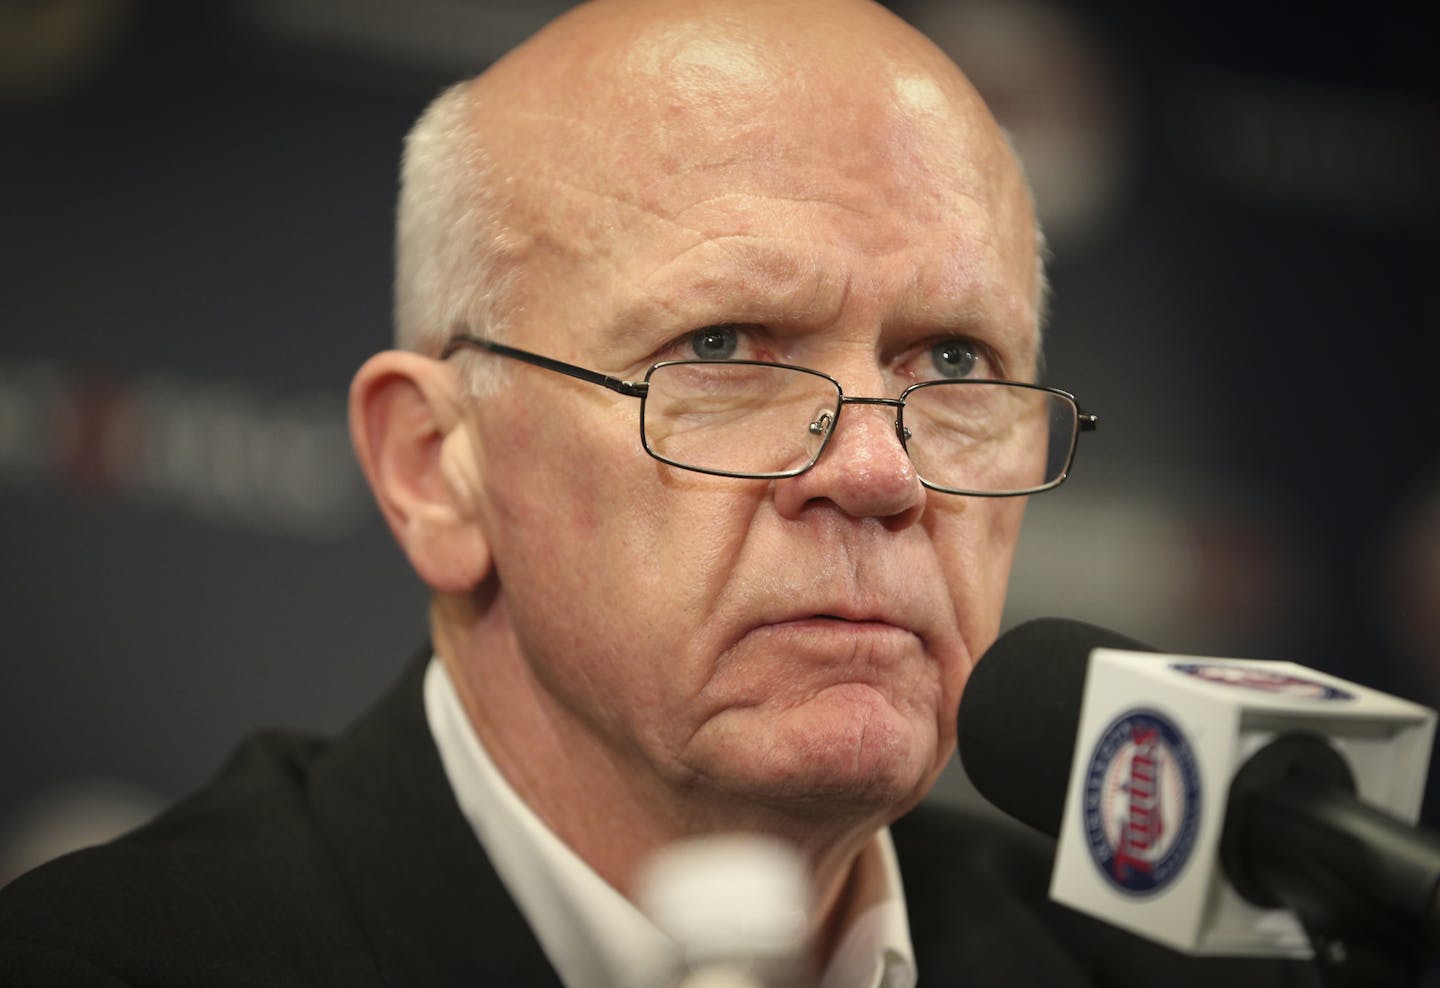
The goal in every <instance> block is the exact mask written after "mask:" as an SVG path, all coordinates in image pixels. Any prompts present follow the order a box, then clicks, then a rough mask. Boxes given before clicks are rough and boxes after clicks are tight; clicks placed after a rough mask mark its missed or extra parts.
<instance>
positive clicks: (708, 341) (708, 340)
mask: <svg viewBox="0 0 1440 988" xmlns="http://www.w3.org/2000/svg"><path fill="white" fill-rule="evenodd" d="M739 348H740V334H739V332H738V331H737V330H736V329H735V327H734V326H706V327H705V328H704V329H697V330H696V331H695V332H693V333H691V334H690V349H691V350H692V351H694V353H695V356H697V357H699V358H700V359H701V360H730V359H732V358H733V357H734V356H735V351H736V350H738V349H739Z"/></svg>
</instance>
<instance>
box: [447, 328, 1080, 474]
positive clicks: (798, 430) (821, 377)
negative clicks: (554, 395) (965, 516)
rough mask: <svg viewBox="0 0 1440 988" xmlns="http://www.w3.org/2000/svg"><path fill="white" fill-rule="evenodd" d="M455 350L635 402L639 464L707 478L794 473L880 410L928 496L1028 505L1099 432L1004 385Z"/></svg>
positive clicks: (482, 344) (476, 340)
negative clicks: (624, 370) (852, 380)
mask: <svg viewBox="0 0 1440 988" xmlns="http://www.w3.org/2000/svg"><path fill="white" fill-rule="evenodd" d="M462 347H476V348H478V349H481V350H486V351H488V352H490V353H494V354H498V355H499V356H502V357H510V358H512V359H514V360H520V361H524V362H525V363H527V364H531V365H533V366H536V367H543V368H544V369H546V370H550V371H555V372H556V373H559V374H566V375H568V376H570V377H574V378H578V379H579V380H581V381H589V382H590V383H591V384H598V385H600V386H601V387H605V388H609V389H610V390H611V391H615V392H618V393H619V394H622V395H629V396H630V397H632V398H639V399H640V442H641V445H643V446H644V447H645V452H647V453H649V454H650V455H651V456H653V457H654V458H655V459H657V460H659V461H660V462H662V463H668V464H670V465H671V466H673V467H679V468H680V469H682V470H693V471H695V472H696V473H707V474H712V475H715V476H718V477H741V478H747V479H756V480H775V479H779V478H781V477H794V476H796V475H797V474H801V473H804V472H805V471H806V470H809V469H810V468H811V467H813V466H814V465H815V463H816V461H818V460H819V459H820V454H822V453H823V452H824V451H825V446H826V444H828V443H829V441H830V437H831V436H833V435H834V434H835V428H836V426H837V425H838V424H839V422H840V413H841V411H842V410H843V409H844V407H845V406H846V405H885V406H888V407H891V408H894V409H895V435H896V437H897V438H898V439H899V440H900V445H901V446H902V447H903V448H904V450H905V452H906V453H907V454H908V455H909V456H910V459H911V462H913V463H914V465H915V472H916V474H917V475H918V476H919V478H920V482H921V483H922V484H924V485H925V486H926V487H928V488H930V489H931V490H935V491H940V492H942V493H945V494H965V495H972V496H977V497H1012V496H1016V495H1021V494H1037V493H1039V492H1041V491H1048V490H1050V489H1051V488H1054V487H1058V486H1060V484H1061V483H1062V482H1063V481H1064V480H1065V477H1066V476H1067V475H1068V473H1069V472H1070V466H1071V464H1072V463H1073V462H1074V459H1075V445H1076V442H1077V440H1078V439H1079V435H1080V433H1081V432H1090V431H1093V430H1094V429H1095V427H1096V425H1097V423H1098V422H1099V418H1098V417H1097V416H1095V415H1092V414H1090V413H1088V412H1085V411H1083V410H1081V408H1080V405H1079V403H1078V402H1077V401H1076V400H1075V396H1074V395H1071V394H1068V393H1067V392H1064V391H1058V390H1056V389H1054V388H1046V387H1041V386H1040V385H1037V384H1022V383H1019V382H1016V381H982V380H971V379H961V380H939V381H922V382H921V383H919V384H912V385H911V386H910V387H908V388H906V389H905V390H904V391H902V392H901V393H900V397H898V398H856V397H851V396H849V395H846V394H845V393H844V391H842V390H841V388H840V382H838V381H836V380H835V379H834V378H833V377H830V376H829V375H828V374H822V373H821V372H820V371H816V370H811V369H809V368H808V367H793V366H791V365H789V364H772V363H765V362H763V361H758V360H666V361H663V362H661V363H658V364H655V365H654V366H653V367H651V368H650V369H649V370H648V371H646V372H645V379H644V380H643V381H625V380H621V379H620V378H617V377H610V376H609V375H607V374H602V373H600V372H599V371H593V370H589V369H587V368H584V367H578V366H576V365H575V364H567V363H565V362H564V361H561V360H555V359H553V358H550V357H543V356H541V355H540V354H538V353H531V352H529V351H528V350H520V349H517V348H516V347H512V346H506V345H505V344H503V343H495V342H493V341H491V340H485V339H481V338H480V337H477V336H466V335H459V336H454V337H452V338H451V339H450V341H449V342H448V343H446V345H445V348H444V350H442V351H441V354H440V356H441V359H446V358H448V357H450V356H451V355H452V354H454V353H455V352H456V351H457V350H459V349H461V348H462Z"/></svg>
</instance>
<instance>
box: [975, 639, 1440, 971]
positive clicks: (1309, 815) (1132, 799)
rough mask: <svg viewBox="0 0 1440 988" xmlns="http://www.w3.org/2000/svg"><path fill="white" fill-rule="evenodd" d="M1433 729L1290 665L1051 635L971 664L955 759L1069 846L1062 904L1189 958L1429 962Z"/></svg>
mask: <svg viewBox="0 0 1440 988" xmlns="http://www.w3.org/2000/svg"><path fill="white" fill-rule="evenodd" d="M1435 722H1436V716H1435V713H1434V711H1431V710H1429V709H1427V708H1425V707H1422V706H1419V705H1417V704H1414V703H1410V702H1408V701H1405V700H1401V699H1399V698H1396V697H1392V696H1388V695H1386V694H1384V693H1380V692H1378V691H1375V690H1371V689H1368V688H1366V687H1364V686H1360V685H1357V684H1354V683H1349V682H1346V681H1344V680H1341V679H1337V678H1336V677H1333V676H1329V675H1326V674H1324V673H1320V672H1317V671H1314V670H1311V669H1306V668H1305V667H1303V666H1299V665H1296V664H1294V663H1289V662H1268V661H1259V660H1247V659H1217V658H1202V657H1194V656H1179V655H1167V654H1159V653H1156V651H1155V650H1154V649H1152V648H1150V647H1148V646H1145V645H1142V644H1140V643H1138V642H1136V641H1134V640H1132V639H1129V638H1126V637H1125V636H1123V635H1120V634H1117V633H1116V632H1113V631H1107V630H1105V629H1103V628H1097V627H1094V626H1092V625H1088V624H1084V623H1082V622H1079V621H1068V620H1062V619H1056V618H1046V619H1041V620H1038V621H1032V622H1029V623H1027V624H1023V625H1021V626H1019V627H1017V628H1015V629H1013V630H1011V631H1009V632H1007V633H1006V634H1005V635H1002V636H1001V637H1000V638H999V639H998V640H997V641H996V642H995V644H994V645H993V646H992V647H991V648H990V650H989V651H988V652H987V653H986V654H985V656H984V657H983V659H982V660H981V661H980V662H979V663H978V664H977V665H976V667H975V669H974V671H973V672H972V674H971V676H970V681H969V682H968V683H967V684H966V687H965V692H964V694H963V696H962V699H961V704H960V719H959V728H958V744H959V750H960V758H961V761H962V762H963V764H964V767H965V771H966V774H967V775H969V777H970V779H971V781H972V782H973V783H974V784H975V786H976V788H977V789H978V790H979V791H980V793H981V795H983V796H984V797H985V798H986V799H988V800H989V801H990V802H992V803H994V804H995V805H996V806H997V807H998V808H1000V809H1001V810H1003V811H1005V812H1006V813H1008V814H1009V815H1011V816H1013V817H1016V818H1017V819H1019V820H1021V821H1023V822H1025V823H1027V824H1029V825H1030V826H1031V827H1034V828H1035V829H1037V830H1040V831H1041V832H1043V833H1046V834H1049V835H1050V836H1054V837H1058V838H1059V843H1058V846H1057V850H1056V862H1055V870H1054V873H1053V875H1052V879H1051V886H1050V893H1051V897H1052V898H1054V899H1055V900H1056V901H1058V902H1061V903H1063V904H1065V905H1068V906H1071V907H1072V908H1075V909H1078V910H1080V911H1082V912H1085V913H1089V914H1090V915H1093V916H1096V917H1098V918H1100V919H1102V920H1104V921H1106V922H1108V923H1110V924H1112V925H1115V926H1120V927H1122V928H1124V929H1127V930H1130V931H1132V932H1134V933H1137V934H1139V935H1141V936H1144V937H1147V938H1149V939H1152V940H1156V941H1158V942H1160V943H1164V944H1167V945H1169V946H1171V947H1173V948H1176V949H1178V950H1181V951H1185V952H1187V953H1194V954H1237V955H1251V956H1264V955H1269V956H1290V957H1308V956H1311V955H1312V953H1313V951H1312V941H1313V942H1314V944H1316V945H1318V946H1320V947H1322V948H1323V949H1325V950H1326V951H1327V952H1333V950H1332V948H1333V946H1334V945H1335V944H1337V943H1339V944H1342V945H1343V944H1347V943H1348V944H1352V945H1359V944H1368V945H1378V947H1377V948H1376V949H1377V950H1378V951H1379V952H1380V953H1381V954H1384V953H1386V952H1387V951H1388V952H1393V950H1399V951H1402V952H1405V953H1407V955H1408V956H1409V958H1410V959H1411V962H1412V964H1418V963H1419V962H1421V961H1423V957H1424V956H1425V955H1426V954H1427V953H1428V952H1429V950H1432V949H1434V948H1435V947H1436V946H1440V905H1437V901H1436V895H1437V889H1440V838H1437V837H1436V836H1435V835H1434V834H1431V833H1429V832H1426V831H1421V830H1417V829H1415V828H1413V827H1412V826H1410V824H1413V823H1414V822H1415V820H1416V818H1417V817H1418V815H1419V809H1420V799H1421V795H1422V790H1423V787H1424V781H1425V771H1426V766H1427V764H1428V761H1429V752H1430V748H1431V744H1432V741H1433V739H1434V733H1435ZM1302 923H1303V926H1302V925H1301V924H1302ZM1307 934H1308V936H1307ZM1325 959H1326V960H1327V962H1336V959H1335V958H1333V957H1327V958H1325Z"/></svg>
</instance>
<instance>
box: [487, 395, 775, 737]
mask: <svg viewBox="0 0 1440 988" xmlns="http://www.w3.org/2000/svg"><path fill="white" fill-rule="evenodd" d="M561 397H564V396H561ZM569 404H570V405H571V406H574V405H577V404H581V403H579V402H575V401H573V400H572V401H571V402H570V403H569ZM587 404H588V403H587ZM555 405H557V406H558V405H560V402H559V400H558V399H557V400H556V402H555ZM560 407H565V406H560ZM636 411H637V409H636V408H633V407H630V406H629V405H624V406H621V407H619V408H615V407H611V408H608V409H607V408H603V407H602V408H599V409H592V408H588V407H587V408H583V409H581V411H580V412H578V413H575V414H583V413H589V414H590V415H591V417H590V418H589V419H588V420H587V421H590V422H592V423H593V424H594V428H591V429H588V430H578V429H574V428H571V427H570V424H569V423H572V422H574V421H576V420H577V419H576V418H575V417H574V415H573V414H572V415H570V416H568V417H565V416H559V415H546V416H543V417H539V418H536V417H526V418H518V417H516V416H507V417H505V420H503V421H496V422H495V423H494V427H493V428H492V429H490V430H489V432H488V433H487V434H486V442H487V443H488V447H487V448H488V449H489V451H490V453H489V455H488V456H487V470H486V481H485V494H484V502H485V516H486V517H485V525H486V529H487V536H488V537H489V538H490V540H491V545H492V547H493V551H494V556H495V563H496V568H497V570H498V572H499V578H500V583H501V587H502V589H503V592H504V596H505V600H506V606H507V607H509V608H510V610H511V612H512V618H513V624H514V626H515V627H517V628H520V629H525V633H526V635H527V636H528V637H526V638H525V639H524V640H523V641H522V646H523V647H524V650H525V653H526V655H527V657H528V659H529V661H530V664H531V666H532V668H534V670H535V672H536V675H537V676H538V677H540V678H542V679H544V680H546V681H547V684H548V685H550V686H551V687H552V689H553V690H554V691H555V692H565V691H572V692H573V691H576V690H582V691H584V693H585V695H586V696H588V699H589V702H590V703H595V702H596V701H597V700H598V701H599V702H600V703H603V704H606V705H609V706H612V707H615V708H617V709H618V708H626V707H632V706H637V705H643V706H645V707H646V708H656V709H659V708H668V707H673V706H675V705H676V704H678V703H680V702H682V701H683V698H684V697H685V696H686V695H693V693H695V692H696V691H698V689H699V687H700V685H701V684H702V683H703V682H704V680H705V678H706V676H708V674H709V672H710V670H709V668H708V666H707V665H706V658H705V657H706V655H713V654H714V652H715V651H716V650H715V649H713V648H709V647H708V645H707V642H706V639H705V634H706V625H707V617H708V616H709V609H710V608H711V607H712V605H713V602H714V601H715V600H717V599H718V598H719V597H720V596H721V590H722V588H723V585H724V583H725V582H726V580H727V578H728V575H729V574H730V573H731V572H732V571H733V566H734V561H735V560H736V558H738V554H739V549H740V547H741V546H742V544H743V540H744V534H745V531H746V530H747V528H748V523H749V518H750V517H751V515H752V514H753V510H754V508H753V503H749V504H747V505H744V506H742V505H741V504H738V503H736V502H737V501H738V500H741V499H742V498H741V495H740V494H739V493H737V491H736V490H735V488H734V486H733V485H731V486H730V487H728V488H726V487H722V486H721V485H719V484H716V483H714V482H710V483H708V484H707V483H706V480H707V478H701V477H699V475H694V476H695V477H696V478H697V479H696V480H691V479H689V478H690V476H691V475H688V474H684V473H682V472H679V471H674V470H671V469H669V468H666V467H664V466H663V465H661V464H659V463H657V462H656V461H655V460H653V459H651V458H650V457H649V456H647V455H646V454H645V452H644V450H643V449H642V448H641V445H640V438H639V428H638V425H637V424H636V422H635V420H634V415H635V414H636ZM601 413H605V414H601ZM626 413H628V415H627V414H626ZM557 464H559V465H560V466H556V465H557ZM754 500H755V498H754V497H753V494H751V495H749V496H748V501H749V502H754ZM657 668H664V669H665V670H666V673H667V674H666V675H664V676H657V675H656V674H655V670H656V669H657ZM575 698H576V702H577V703H578V702H579V700H580V699H581V695H580V694H579V693H576V696H575Z"/></svg>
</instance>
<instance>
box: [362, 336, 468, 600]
mask: <svg viewBox="0 0 1440 988" xmlns="http://www.w3.org/2000/svg"><path fill="white" fill-rule="evenodd" d="M464 421H465V420H464V403H463V395H462V391H461V385H460V382H459V379H458V378H457V377H456V374H455V371H454V369H453V367H451V366H449V365H447V364H444V363H441V362H440V361H438V360H432V359H431V358H429V357H424V356H421V355H420V354H417V353H407V352H404V351H400V350H387V351H385V352H383V353H378V354H376V355H375V356H373V357H371V358H370V359H369V360H368V361H366V363H365V365H364V366H363V367H361V368H360V370H359V371H358V372H357V373H356V375H355V380H354V381H353V382H352V383H351V385H350V439H351V442H352V443H354V445H355V453H356V455H357V457H358V458H359V460H360V468H361V469H362V470H363V471H364V473H365V479H366V480H367V481H369V483H370V489H371V490H372V491H373V492H374V494H375V500H376V501H378V502H379V504H380V511H381V512H382V513H383V514H384V515H385V520H386V522H388V523H389V525H390V531H391V532H393V533H394V535H395V539H396V541H397V542H399V543H400V548H401V549H403V550H404V552H405V555H406V556H407V557H409V559H410V565H411V566H413V567H414V568H415V572H416V573H418V574H420V579H422V580H424V581H425V583H426V584H428V585H429V586H430V587H431V588H432V589H433V590H436V591H438V592H441V593H469V592H470V591H472V590H474V589H475V588H476V587H477V586H479V585H480V582H481V581H482V580H483V579H484V578H485V576H486V575H487V574H488V572H489V570H490V546H489V542H488V540H487V539H486V538H485V535H484V533H483V532H482V531H481V529H480V525H479V518H478V515H477V513H476V510H475V499H476V498H477V497H478V496H479V490H478V480H479V471H478V469H475V464H474V463H473V462H470V461H471V460H473V457H474V454H475V451H474V449H473V447H472V445H471V437H470V436H469V435H467V434H466V431H465V429H464ZM457 459H465V460H466V463H464V464H461V463H457V462H451V461H455V460H457Z"/></svg>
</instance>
